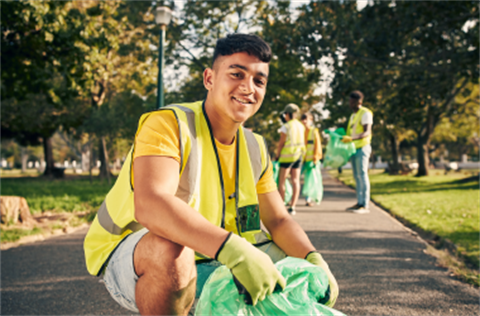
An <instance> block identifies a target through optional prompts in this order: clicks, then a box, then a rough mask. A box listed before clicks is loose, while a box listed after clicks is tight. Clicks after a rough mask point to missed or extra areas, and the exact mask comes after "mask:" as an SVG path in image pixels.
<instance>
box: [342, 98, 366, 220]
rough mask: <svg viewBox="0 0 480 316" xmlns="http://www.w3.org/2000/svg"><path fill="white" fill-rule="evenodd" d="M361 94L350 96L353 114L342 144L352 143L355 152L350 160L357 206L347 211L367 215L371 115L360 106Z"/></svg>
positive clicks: (361, 101)
mask: <svg viewBox="0 0 480 316" xmlns="http://www.w3.org/2000/svg"><path fill="white" fill-rule="evenodd" d="M362 103H363V93H362V92H360V91H358V90H356V91H353V92H352V93H351V94H350V100H349V105H350V109H351V110H352V111H353V114H352V115H351V116H350V119H349V121H348V127H347V135H346V136H344V137H343V139H342V142H344V143H349V142H353V143H354V144H355V148H356V149H357V152H356V153H355V154H354V155H353V156H352V158H351V159H350V161H351V164H352V170H353V177H354V178H355V183H356V191H357V204H355V205H353V206H352V207H349V208H347V211H349V212H353V213H356V214H366V213H369V212H370V210H369V206H368V204H369V202H370V180H369V178H368V162H369V160H370V155H371V153H372V147H371V145H370V142H371V140H372V125H373V114H372V111H371V110H369V109H368V108H366V107H364V106H362Z"/></svg>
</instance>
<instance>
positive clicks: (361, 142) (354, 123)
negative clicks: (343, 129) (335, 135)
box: [347, 106, 373, 149]
mask: <svg viewBox="0 0 480 316" xmlns="http://www.w3.org/2000/svg"><path fill="white" fill-rule="evenodd" d="M367 112H369V113H370V114H372V115H373V113H372V111H370V110H369V109H367V108H366V107H363V106H362V107H360V109H359V110H358V111H357V113H355V115H354V116H353V119H352V117H351V116H350V120H349V121H348V127H347V135H348V136H352V137H354V136H356V135H358V134H361V133H363V126H362V123H361V122H362V116H363V114H365V113H367ZM371 141H372V134H371V133H370V135H368V136H367V137H364V138H361V139H355V140H354V141H353V143H354V144H355V148H356V149H358V148H362V147H363V146H366V145H368V144H370V142H371Z"/></svg>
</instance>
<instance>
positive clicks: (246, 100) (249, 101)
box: [232, 97, 255, 104]
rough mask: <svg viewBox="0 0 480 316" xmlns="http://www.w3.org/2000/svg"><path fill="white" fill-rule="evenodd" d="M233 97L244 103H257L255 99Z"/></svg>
mask: <svg viewBox="0 0 480 316" xmlns="http://www.w3.org/2000/svg"><path fill="white" fill-rule="evenodd" d="M232 99H233V100H235V101H237V102H239V103H242V104H254V103H255V101H254V100H249V99H243V98H240V97H232Z"/></svg>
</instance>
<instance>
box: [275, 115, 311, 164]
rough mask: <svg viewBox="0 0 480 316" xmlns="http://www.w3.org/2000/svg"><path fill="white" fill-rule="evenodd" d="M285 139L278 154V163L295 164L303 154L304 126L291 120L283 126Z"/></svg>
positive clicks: (295, 120)
mask: <svg viewBox="0 0 480 316" xmlns="http://www.w3.org/2000/svg"><path fill="white" fill-rule="evenodd" d="M285 127H286V128H287V139H286V141H285V144H284V145H283V148H282V151H281V152H280V158H279V159H278V162H280V163H290V162H295V161H297V160H298V159H300V158H301V157H302V156H303V155H304V154H305V126H303V124H302V123H300V121H299V120H297V119H293V120H290V121H288V122H287V123H286V124H285Z"/></svg>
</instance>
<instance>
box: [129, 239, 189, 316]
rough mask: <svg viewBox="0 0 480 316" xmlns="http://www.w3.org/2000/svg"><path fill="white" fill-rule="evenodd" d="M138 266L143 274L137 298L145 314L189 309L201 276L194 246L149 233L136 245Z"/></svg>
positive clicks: (136, 265)
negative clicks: (198, 277) (198, 272)
mask: <svg viewBox="0 0 480 316" xmlns="http://www.w3.org/2000/svg"><path fill="white" fill-rule="evenodd" d="M134 266H135V271H136V273H137V275H138V277H139V279H138V281H137V287H136V301H137V306H138V307H139V310H140V312H141V313H142V314H144V313H153V314H155V313H157V314H183V313H184V312H185V311H187V312H188V309H189V308H190V307H191V305H192V303H193V301H194V299H195V289H196V279H197V278H196V277H197V270H196V266H195V255H194V252H193V250H192V249H190V248H187V247H184V246H181V245H179V244H176V243H174V242H172V241H169V240H166V239H164V238H161V237H158V236H156V235H154V234H152V233H148V234H146V235H145V236H144V237H143V238H142V239H141V240H140V242H139V243H138V244H137V247H136V248H135V252H134ZM152 304H153V305H154V307H153V309H152ZM157 308H160V310H157Z"/></svg>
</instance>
